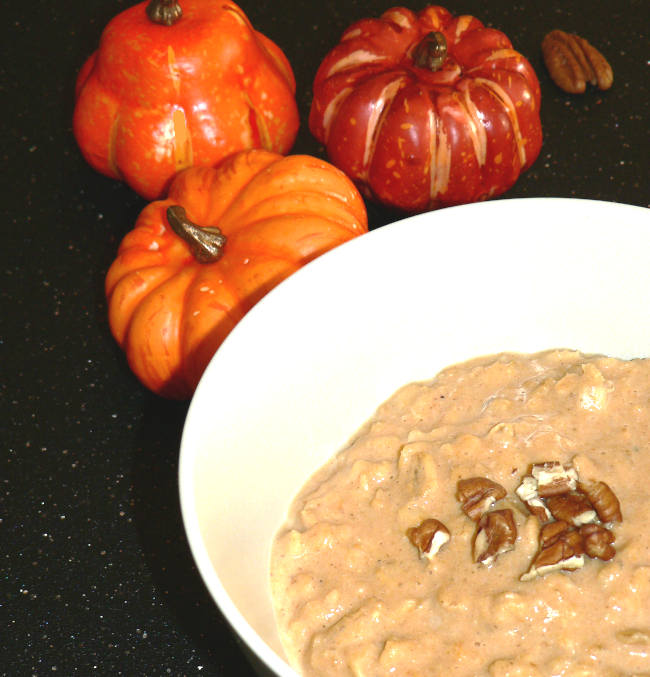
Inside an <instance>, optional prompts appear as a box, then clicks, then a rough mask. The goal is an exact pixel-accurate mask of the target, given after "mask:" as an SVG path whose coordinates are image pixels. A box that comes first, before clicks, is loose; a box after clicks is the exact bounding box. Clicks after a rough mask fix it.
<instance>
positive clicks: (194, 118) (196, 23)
mask: <svg viewBox="0 0 650 677" xmlns="http://www.w3.org/2000/svg"><path fill="white" fill-rule="evenodd" d="M295 89H296V83H295V79H294V75H293V71H292V69H291V66H290V64H289V61H288V60H287V58H286V57H285V55H284V53H283V52H282V50H281V49H280V48H279V47H278V46H277V45H276V44H275V43H273V42H272V41H271V40H270V39H269V38H267V37H266V36H265V35H263V34H262V33H260V32H259V31H256V30H255V29H254V28H253V26H252V25H251V23H250V21H249V20H248V18H247V17H246V15H245V14H244V12H243V11H242V9H241V8H240V7H239V6H238V5H236V4H235V3H234V2H231V1H230V0H221V1H220V2H212V1H211V0H152V1H151V2H150V3H147V2H141V3H139V4H137V5H134V6H133V7H130V8H128V9H126V10H124V11H123V12H121V13H120V14H118V15H117V16H116V17H114V18H113V19H112V20H111V21H110V22H109V23H108V25H107V26H106V28H105V29H104V32H103V33H102V37H101V40H100V43H99V48H98V49H97V51H95V52H94V53H93V54H92V55H91V56H90V57H89V58H88V60H87V61H86V63H85V64H84V65H83V67H82V68H81V71H80V73H79V76H78V78H77V89H76V104H75V110H74V115H73V130H74V134H75V137H76V139H77V143H78V144H79V147H80V149H81V151H82V153H83V155H84V157H85V159H86V160H87V161H88V162H89V163H90V164H91V165H92V166H93V167H94V168H95V169H96V170H98V171H99V172H101V173H103V174H106V175H107V176H110V177H112V178H115V179H121V180H123V181H125V182H126V183H127V184H128V185H129V186H130V187H131V188H133V190H135V191H136V192H137V193H139V194H140V195H142V196H143V197H145V198H146V199H148V200H153V199H156V198H159V197H161V196H163V195H164V194H165V192H166V190H167V187H168V185H169V182H170V181H171V179H172V177H173V176H174V174H176V172H178V171H180V170H182V169H185V168H186V167H190V166H192V165H202V166H208V165H214V164H216V163H217V162H219V161H221V160H222V159H223V158H224V157H226V156H227V155H230V154H231V153H234V152H237V151H239V150H244V149H248V148H265V149H266V150H271V151H273V152H277V153H283V154H284V153H287V152H289V150H290V149H291V147H292V145H293V142H294V140H295V138H296V133H297V131H298V124H299V119H298V108H297V105H296V101H295Z"/></svg>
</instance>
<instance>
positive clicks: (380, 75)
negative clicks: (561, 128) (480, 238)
mask: <svg viewBox="0 0 650 677" xmlns="http://www.w3.org/2000/svg"><path fill="white" fill-rule="evenodd" d="M431 32H439V33H442V34H443V36H444V37H445V39H446V43H447V56H446V58H445V60H444V61H443V63H442V66H441V67H440V68H439V70H437V71H432V70H430V69H429V68H425V67H420V66H418V65H416V63H415V60H414V56H415V54H416V52H417V49H418V45H419V44H420V43H421V42H422V40H423V39H424V38H425V37H426V36H427V35H428V34H430V33H431ZM539 113H540V88H539V82H538V79H537V76H536V74H535V72H534V70H533V68H532V66H531V65H530V64H529V62H528V61H527V60H526V59H525V58H524V57H523V56H522V55H521V54H519V53H518V52H517V51H515V50H514V49H513V47H512V44H511V42H510V40H509V39H508V38H507V37H506V36H505V35H504V34H503V33H502V32H500V31H498V30H495V29H492V28H486V27H485V26H484V25H483V24H482V23H481V22H480V21H479V20H478V19H476V18H474V17H471V16H459V17H454V16H452V15H451V14H450V12H448V11H447V10H446V9H444V8H443V7H439V6H429V7H427V8H425V9H424V10H422V11H421V12H419V13H417V14H416V13H414V12H412V11H410V10H409V9H406V8H403V7H397V8H394V9H391V10H389V11H387V12H385V13H384V14H383V15H382V16H381V17H380V18H378V19H364V20H361V21H359V22H357V23H355V24H353V25H352V26H350V27H349V28H348V29H347V30H346V31H345V33H344V34H343V36H342V38H341V41H340V42H339V44H338V45H336V46H335V47H334V49H332V51H331V52H330V53H329V54H328V55H327V56H326V57H325V59H324V60H323V62H322V64H321V65H320V67H319V69H318V72H317V74H316V77H315V81H314V98H313V102H312V107H311V111H310V117H309V125H310V129H311V131H312V133H313V134H314V136H315V137H316V138H317V139H318V140H319V141H320V142H321V143H323V144H324V145H325V147H326V150H327V153H328V155H329V159H330V160H331V162H333V163H334V164H335V165H336V166H337V167H340V168H341V169H343V171H345V172H346V173H347V174H348V175H349V176H350V177H351V178H352V179H353V180H354V181H355V182H356V183H357V185H358V186H359V187H360V189H361V191H362V192H363V193H364V194H365V195H366V196H367V197H369V198H371V199H374V200H377V201H379V202H381V203H384V204H387V205H390V206H392V207H396V208H398V209H402V210H405V211H409V212H421V211H426V210H430V209H435V208H438V207H444V206H449V205H454V204H462V203H468V202H475V201H478V200H484V199H488V198H491V197H494V196H496V195H499V194H501V193H503V192H505V191H506V190H508V189H509V188H510V187H511V186H512V185H513V184H514V183H515V181H516V180H517V178H518V177H519V175H520V173H521V172H522V171H524V170H526V169H528V168H529V167H530V166H531V165H532V164H533V162H534V161H535V159H536V158H537V156H538V155H539V152H540V149H541V145H542V129H541V123H540V115H539Z"/></svg>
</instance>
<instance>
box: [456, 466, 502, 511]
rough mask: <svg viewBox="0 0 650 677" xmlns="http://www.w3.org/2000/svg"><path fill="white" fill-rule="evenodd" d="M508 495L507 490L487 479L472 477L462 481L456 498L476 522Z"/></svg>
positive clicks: (458, 486)
mask: <svg viewBox="0 0 650 677" xmlns="http://www.w3.org/2000/svg"><path fill="white" fill-rule="evenodd" d="M506 494H507V492H506V490H505V489H504V488H503V487H502V486H501V485H500V484H497V483H496V482H493V481H492V480H490V479H488V478H487V477H470V478H468V479H464V480H460V481H459V482H458V485H457V492H456V497H457V498H458V500H459V501H460V502H461V504H462V505H461V508H462V510H463V512H464V513H465V514H466V515H467V516H468V517H469V518H470V519H472V520H474V521H475V522H478V521H479V520H480V519H481V517H482V516H483V515H484V514H485V513H486V512H487V511H488V510H489V509H490V508H491V507H492V506H493V505H494V504H495V502H496V501H498V500H499V499H501V498H503V497H504V496H505V495H506Z"/></svg>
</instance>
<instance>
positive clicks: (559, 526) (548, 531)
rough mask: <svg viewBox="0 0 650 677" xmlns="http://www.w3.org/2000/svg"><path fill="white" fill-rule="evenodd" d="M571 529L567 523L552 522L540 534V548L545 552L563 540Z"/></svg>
mask: <svg viewBox="0 0 650 677" xmlns="http://www.w3.org/2000/svg"><path fill="white" fill-rule="evenodd" d="M569 529H571V527H570V526H569V525H568V524H567V523H566V522H562V521H559V522H550V523H549V524H545V525H544V526H543V527H542V529H541V531H540V532H539V546H540V548H541V549H542V550H543V549H544V548H548V547H549V546H550V545H553V544H554V543H555V542H556V541H557V540H558V539H560V538H562V536H564V535H565V534H566V532H567V531H569Z"/></svg>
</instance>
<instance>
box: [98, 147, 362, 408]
mask: <svg viewBox="0 0 650 677" xmlns="http://www.w3.org/2000/svg"><path fill="white" fill-rule="evenodd" d="M367 230H368V223H367V214H366V208H365V204H364V202H363V199H362V198H361V195H360V194H359V192H358V191H357V189H356V188H355V186H354V184H353V183H352V182H351V181H350V179H348V177H347V176H346V175H345V174H344V173H343V172H341V171H340V170H339V169H337V168H336V167H334V166H333V165H331V164H329V163H328V162H325V161H323V160H320V159H317V158H315V157H311V156H308V155H290V156H287V157H283V156H281V155H279V154H276V153H272V152H269V151H265V150H249V151H241V152H239V153H236V154H234V155H231V156H230V157H228V158H226V159H225V160H224V161H223V162H222V163H221V164H220V165H219V166H218V167H217V168H210V167H192V168H189V169H187V170H185V171H183V172H181V173H180V174H178V175H177V176H176V178H175V179H174V181H173V182H172V184H171V187H170V190H169V195H168V197H167V199H165V200H159V201H156V202H152V203H150V204H149V205H147V206H146V207H145V208H144V210H143V211H142V212H141V214H140V216H139V217H138V219H137V221H136V224H135V228H134V229H133V230H132V231H131V232H130V233H128V234H127V235H126V236H125V238H124V239H123V241H122V243H121V245H120V247H119V250H118V255H117V258H116V260H115V261H114V262H113V264H112V265H111V267H110V269H109V270H108V273H107V276H106V295H107V299H108V313H109V322H110V326H111V330H112V332H113V335H114V337H115V339H116V340H117V341H118V343H119V344H120V345H121V346H122V348H123V349H124V350H125V352H126V355H127V359H128V362H129V366H130V367H131V369H132V370H133V372H134V373H135V374H136V376H137V377H138V378H139V379H140V381H141V382H142V383H143V384H144V385H145V386H147V387H148V388H150V389H151V390H153V391H154V392H156V393H158V394H160V395H162V396H165V397H169V398H174V399H186V398H188V397H190V396H191V395H192V393H193V392H194V389H195V387H196V385H197V383H198V381H199V379H200V377H201V375H202V373H203V371H204V369H205V367H206V366H207V364H208V362H209V361H210V358H211V357H212V355H213V354H214V352H215V351H216V349H217V348H218V347H219V345H220V344H221V343H222V341H223V340H224V338H225V337H226V336H227V335H228V333H229V332H230V331H231V330H232V328H233V327H234V326H235V325H236V324H237V322H238V321H239V320H240V319H241V318H242V317H243V316H244V314H245V313H246V312H247V311H248V310H249V309H250V308H251V307H252V306H253V305H254V304H255V303H256V302H257V301H259V299H261V298H262V297H263V296H264V295H265V294H266V293H267V292H268V291H269V290H270V289H271V288H273V287H274V286H275V285H277V284H278V283H279V282H280V281H281V280H283V279H284V278H286V277H288V276H289V275H290V274H291V273H293V272H294V271H296V270H298V269H299V268H300V267H301V266H303V265H304V264H305V263H307V262H308V261H310V260H312V259H314V258H316V257H317V256H319V255H320V254H322V253H324V252H325V251H327V250H329V249H332V248H333V247H336V246H337V245H339V244H341V243H343V242H345V241H346V240H350V239H352V238H354V237H356V236H358V235H361V234H362V233H364V232H366V231H367Z"/></svg>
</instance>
